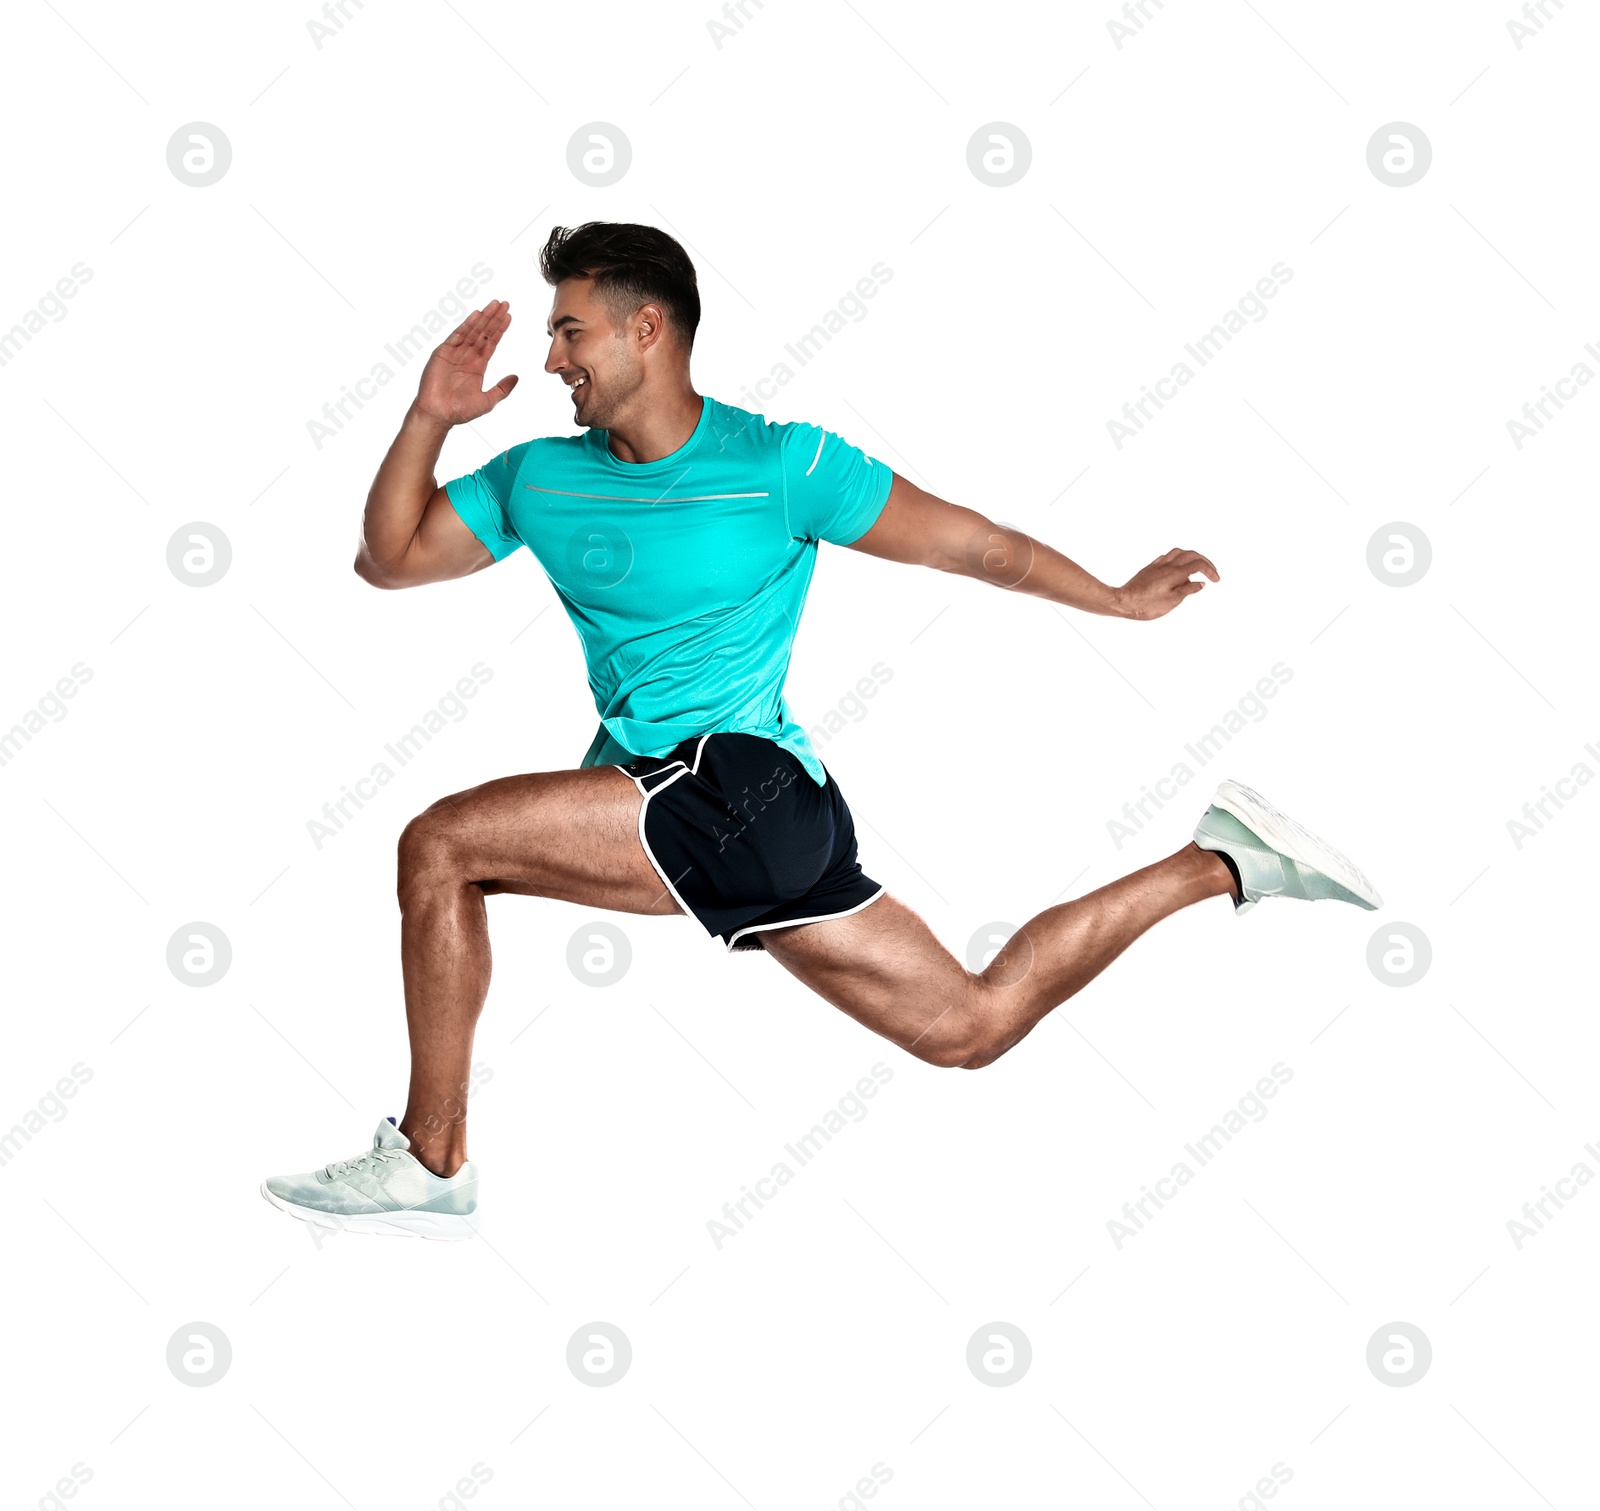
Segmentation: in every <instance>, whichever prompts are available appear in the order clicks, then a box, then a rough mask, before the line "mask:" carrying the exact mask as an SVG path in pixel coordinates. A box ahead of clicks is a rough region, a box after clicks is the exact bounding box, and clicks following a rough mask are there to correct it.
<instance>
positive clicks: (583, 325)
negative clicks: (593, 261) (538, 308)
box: [544, 278, 645, 430]
mask: <svg viewBox="0 0 1600 1511" xmlns="http://www.w3.org/2000/svg"><path fill="white" fill-rule="evenodd" d="M547 329H548V330H549V332H550V355H549V356H548V357H547V358H546V359H545V364H544V370H545V371H546V372H547V373H554V374H555V375H556V376H557V377H558V378H560V379H561V381H562V382H563V383H565V384H566V385H567V388H568V391H569V392H570V393H571V395H572V418H573V420H574V421H575V422H576V423H577V424H579V425H583V426H586V427H588V428H590V429H596V430H609V429H611V428H612V427H613V425H614V424H615V423H616V421H617V420H618V419H619V418H620V417H621V416H622V415H623V414H624V413H625V412H626V409H627V406H628V402H629V400H630V399H632V397H633V396H634V395H635V394H636V393H638V391H639V389H640V388H641V387H643V385H644V377H645V375H644V366H643V364H642V363H641V361H640V360H639V353H638V351H637V350H636V348H635V346H634V341H633V334H634V333H633V329H632V326H631V323H630V324H629V325H628V326H627V327H625V328H623V329H618V328H617V326H616V325H614V324H613V317H612V313H611V311H610V309H609V308H608V307H607V306H606V305H605V304H604V303H603V302H602V301H601V300H600V299H598V298H596V297H595V293H594V280H593V279H592V278H563V279H562V280H561V282H560V283H558V284H557V285H556V293H555V299H554V300H553V301H552V302H551V305H550V319H549V322H548V325H547Z"/></svg>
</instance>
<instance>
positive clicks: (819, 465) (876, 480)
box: [783, 424, 894, 546]
mask: <svg viewBox="0 0 1600 1511" xmlns="http://www.w3.org/2000/svg"><path fill="white" fill-rule="evenodd" d="M783 479H784V487H785V490H786V497H787V508H788V512H789V534H790V535H791V536H793V537H794V538H795V539H796V540H826V541H830V542H832V544H834V545H836V546H848V545H849V544H850V543H851V542H852V541H856V540H859V539H860V538H861V537H862V536H863V535H865V534H866V533H867V531H868V530H870V529H871V528H872V527H873V525H874V524H876V523H877V519H878V516H879V515H880V514H881V513H883V506H884V504H885V503H887V502H888V498H889V490H890V488H891V487H893V486H894V472H893V470H892V469H891V468H890V467H888V466H886V465H885V464H884V463H883V462H880V461H878V460H877V459H876V458H875V457H870V456H868V455H867V454H866V452H864V451H862V450H861V449H860V448H859V447H857V446H852V445H851V444H850V443H849V442H848V441H846V440H843V439H842V438H841V437H839V436H837V435H835V434H834V433H833V432H832V431H831V430H823V429H821V428H820V427H819V426H816V425H804V424H798V425H789V426H786V427H785V431H784V437H783Z"/></svg>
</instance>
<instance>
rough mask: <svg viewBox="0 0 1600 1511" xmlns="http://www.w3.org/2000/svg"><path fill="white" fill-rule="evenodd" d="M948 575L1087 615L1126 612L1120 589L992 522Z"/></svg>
mask: <svg viewBox="0 0 1600 1511" xmlns="http://www.w3.org/2000/svg"><path fill="white" fill-rule="evenodd" d="M980 518H981V516H980ZM949 570H954V571H957V572H960V573H961V574H962V575H964V576H967V577H973V578H976V579H977V580H978V581H980V582H987V583H991V584H993V585H994V586H995V587H1000V588H1008V589H1010V590H1011V591H1012V592H1015V593H1030V594H1032V595H1033V596H1034V597H1036V598H1044V599H1047V600H1049V602H1051V603H1059V604H1062V605H1064V606H1065V607H1067V608H1070V609H1080V610H1082V611H1083V612H1084V613H1086V614H1107V615H1111V616H1113V617H1115V618H1123V617H1125V616H1126V613H1127V610H1126V607H1125V602H1124V593H1123V590H1122V589H1121V588H1117V587H1112V586H1111V585H1110V584H1109V583H1104V582H1101V581H1100V579H1099V578H1098V577H1096V576H1094V574H1093V573H1091V572H1087V571H1085V570H1084V568H1082V567H1080V566H1079V565H1078V564H1077V562H1075V561H1073V560H1072V559H1071V558H1070V557H1067V556H1063V555H1062V554H1061V552H1059V551H1057V550H1056V549H1055V548H1054V547H1053V546H1048V545H1046V544H1045V543H1044V542H1043V541H1042V540H1035V539H1034V538H1033V537H1032V536H1031V535H1025V534H1024V533H1023V532H1022V531H1021V530H1017V529H1013V528H1011V527H1009V526H1006V525H997V524H995V523H994V522H993V521H992V520H982V522H981V524H980V525H979V526H978V528H976V529H975V530H974V531H973V534H972V537H971V541H970V544H969V545H968V548H967V551H966V554H965V559H964V560H963V561H962V562H961V564H960V565H958V566H953V567H951V568H950V569H949Z"/></svg>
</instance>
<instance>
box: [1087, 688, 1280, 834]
mask: <svg viewBox="0 0 1600 1511" xmlns="http://www.w3.org/2000/svg"><path fill="white" fill-rule="evenodd" d="M1293 676H1294V668H1293V667H1292V666H1290V665H1289V664H1288V663H1287V662H1284V661H1274V662H1273V663H1272V674H1271V675H1270V676H1266V677H1259V678H1257V679H1256V685H1255V690H1254V691H1253V692H1247V693H1246V694H1245V695H1244V696H1243V697H1242V698H1240V699H1239V701H1238V702H1237V703H1236V704H1234V706H1233V707H1232V708H1230V709H1228V710H1227V711H1226V712H1225V713H1224V714H1223V715H1222V717H1221V718H1220V719H1218V720H1217V722H1216V723H1215V724H1213V725H1212V726H1211V728H1210V729H1208V730H1207V731H1206V732H1205V733H1204V734H1203V735H1201V736H1200V737H1199V738H1198V739H1197V740H1195V741H1193V742H1192V743H1191V744H1188V745H1185V746H1184V747H1183V748H1184V751H1185V753H1186V754H1188V755H1189V756H1190V757H1191V758H1192V759H1193V761H1194V763H1195V767H1199V766H1205V765H1207V764H1209V763H1210V762H1211V761H1212V760H1213V759H1214V758H1215V757H1216V756H1217V755H1218V754H1220V753H1221V751H1222V749H1223V747H1224V746H1226V745H1227V744H1229V743H1230V742H1231V741H1232V739H1233V737H1234V736H1235V735H1237V734H1239V733H1240V732H1241V731H1242V730H1243V729H1244V728H1245V725H1246V721H1248V722H1249V723H1251V724H1259V723H1260V722H1261V721H1262V720H1263V719H1264V718H1266V716H1267V715H1268V714H1269V713H1270V712H1271V711H1272V710H1271V709H1269V708H1268V707H1267V702H1266V700H1267V699H1269V698H1275V697H1277V696H1278V694H1279V692H1281V691H1282V689H1283V687H1284V685H1285V684H1286V683H1288V682H1289V681H1290V680H1291V679H1292V678H1293ZM1195 767H1191V766H1190V765H1189V763H1188V761H1176V762H1174V763H1173V767H1172V770H1171V771H1169V772H1168V773H1167V774H1166V776H1163V777H1157V778H1156V780H1155V782H1154V784H1153V785H1150V786H1146V787H1144V788H1142V789H1141V795H1140V797H1139V798H1138V799H1137V800H1135V801H1131V802H1126V803H1124V804H1123V805H1122V817H1121V818H1120V819H1116V818H1108V819H1107V820H1106V833H1107V834H1109V835H1110V836H1111V843H1112V845H1113V847H1114V848H1116V849H1118V850H1120V849H1121V848H1122V846H1123V844H1124V843H1125V842H1126V841H1128V840H1130V839H1132V838H1133V837H1134V836H1135V835H1136V834H1138V832H1139V831H1140V830H1141V829H1143V828H1144V826H1145V824H1146V823H1148V822H1149V821H1150V819H1152V818H1154V817H1155V814H1154V813H1153V812H1152V811H1151V805H1152V804H1154V805H1155V807H1156V808H1157V809H1160V808H1162V807H1164V806H1165V805H1166V804H1167V803H1168V802H1170V801H1171V800H1172V799H1173V798H1175V797H1177V795H1178V789H1179V788H1180V787H1186V786H1188V784H1189V783H1190V782H1192V781H1193V780H1194V777H1195Z"/></svg>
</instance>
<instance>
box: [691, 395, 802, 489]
mask: <svg viewBox="0 0 1600 1511" xmlns="http://www.w3.org/2000/svg"><path fill="white" fill-rule="evenodd" d="M712 424H713V426H714V427H715V429H716V431H717V432H718V436H719V444H720V446H721V448H722V449H723V450H724V451H728V450H732V449H733V448H734V446H736V445H737V446H742V447H744V448H746V449H748V450H750V451H752V452H755V453H757V454H759V455H760V456H761V457H762V459H763V460H765V461H768V462H770V463H774V464H776V465H779V466H781V467H782V468H783V469H784V471H785V472H788V471H790V470H792V469H794V467H795V462H796V459H797V458H798V461H799V467H798V470H799V471H800V472H804V471H805V469H806V467H807V466H808V465H809V464H810V462H811V460H812V458H813V457H814V456H815V454H816V452H817V450H818V448H819V447H820V445H821V443H822V441H823V438H824V436H825V434H826V432H825V431H823V429H822V428H821V427H820V426H818V425H813V424H811V423H810V422H808V421H806V420H769V419H768V418H767V417H766V416H765V415H764V414H758V413H755V412H754V411H752V410H748V409H741V408H739V407H738V406H737V405H735V404H723V403H720V402H719V403H717V406H716V413H715V414H714V415H713V418H712Z"/></svg>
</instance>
